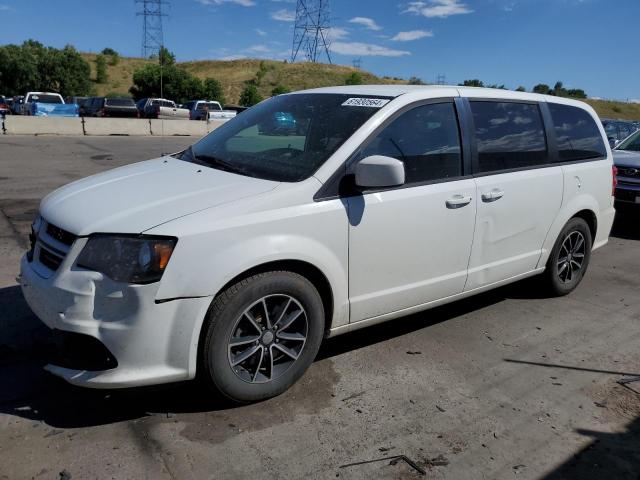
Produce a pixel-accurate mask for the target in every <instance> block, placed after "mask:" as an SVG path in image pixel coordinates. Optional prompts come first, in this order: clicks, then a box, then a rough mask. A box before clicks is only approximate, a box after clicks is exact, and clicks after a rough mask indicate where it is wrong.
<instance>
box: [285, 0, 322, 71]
mask: <svg viewBox="0 0 640 480" xmlns="http://www.w3.org/2000/svg"><path fill="white" fill-rule="evenodd" d="M297 1H298V4H297V5H296V23H295V27H294V30H293V47H292V48H291V61H292V62H295V61H296V58H298V56H304V57H306V59H307V60H308V61H310V62H317V61H318V58H319V57H320V56H321V55H322V53H323V52H324V53H325V54H326V55H327V60H328V61H329V63H331V54H330V53H329V44H330V42H329V38H328V34H329V23H330V21H329V20H330V18H329V0H297Z"/></svg>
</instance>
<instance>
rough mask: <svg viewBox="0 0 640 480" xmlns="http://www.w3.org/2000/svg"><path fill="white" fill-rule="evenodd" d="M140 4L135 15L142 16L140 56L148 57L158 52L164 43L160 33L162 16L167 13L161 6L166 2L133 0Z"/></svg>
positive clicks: (163, 0)
mask: <svg viewBox="0 0 640 480" xmlns="http://www.w3.org/2000/svg"><path fill="white" fill-rule="evenodd" d="M135 3H136V4H137V5H140V10H139V11H138V12H136V16H138V17H142V57H143V58H149V57H151V56H153V55H159V54H160V47H162V46H163V45H164V38H163V33H162V17H166V16H167V14H166V13H163V12H162V8H163V7H164V6H166V5H167V4H168V2H167V1H166V0H135Z"/></svg>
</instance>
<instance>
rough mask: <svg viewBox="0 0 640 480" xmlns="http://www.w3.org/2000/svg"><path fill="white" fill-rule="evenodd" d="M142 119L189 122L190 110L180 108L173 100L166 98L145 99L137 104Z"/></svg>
mask: <svg viewBox="0 0 640 480" xmlns="http://www.w3.org/2000/svg"><path fill="white" fill-rule="evenodd" d="M136 106H137V107H138V111H139V112H140V117H143V118H159V119H165V120H172V119H180V120H189V110H188V109H186V108H178V106H177V105H176V103H175V102H174V101H173V100H167V99H165V98H143V99H142V100H138V103H137V104H136Z"/></svg>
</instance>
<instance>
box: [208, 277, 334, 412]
mask: <svg viewBox="0 0 640 480" xmlns="http://www.w3.org/2000/svg"><path fill="white" fill-rule="evenodd" d="M203 328H204V329H205V330H203V334H204V346H203V348H202V351H201V355H200V365H199V370H200V371H201V372H202V374H203V375H202V379H203V380H204V381H205V383H207V384H208V386H209V387H211V388H213V389H214V390H215V391H217V392H219V393H221V394H222V395H223V396H225V397H227V398H228V399H231V400H233V401H235V402H239V403H249V402H255V401H259V400H263V399H267V398H270V397H274V396H276V395H279V394H281V393H283V392H284V391H286V390H287V389H288V388H289V387H291V385H293V384H294V383H295V382H296V381H297V380H298V379H299V378H300V377H301V376H302V375H303V374H304V372H305V371H306V370H307V368H309V366H310V365H311V363H312V362H313V360H314V358H315V356H316V354H317V353H318V350H319V348H320V343H321V342H322V338H323V334H324V308H323V304H322V299H321V298H320V294H319V293H318V291H317V290H316V288H315V287H314V286H313V284H312V283H311V282H310V281H309V280H307V279H306V278H304V277H303V276H301V275H298V274H296V273H292V272H285V271H274V272H267V273H261V274H258V275H254V276H252V277H249V278H246V279H244V280H241V281H240V282H238V283H236V284H234V285H232V286H231V287H229V288H227V289H226V290H225V291H224V292H222V293H221V294H219V295H218V296H217V297H216V298H215V299H214V301H213V303H212V305H211V308H210V309H209V314H208V318H207V320H206V322H205V326H204V327H203Z"/></svg>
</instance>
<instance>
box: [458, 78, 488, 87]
mask: <svg viewBox="0 0 640 480" xmlns="http://www.w3.org/2000/svg"><path fill="white" fill-rule="evenodd" d="M459 85H460V86H462V87H484V82H483V81H482V80H478V79H477V78H474V79H473V80H465V81H464V82H462V83H461V84H459Z"/></svg>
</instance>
